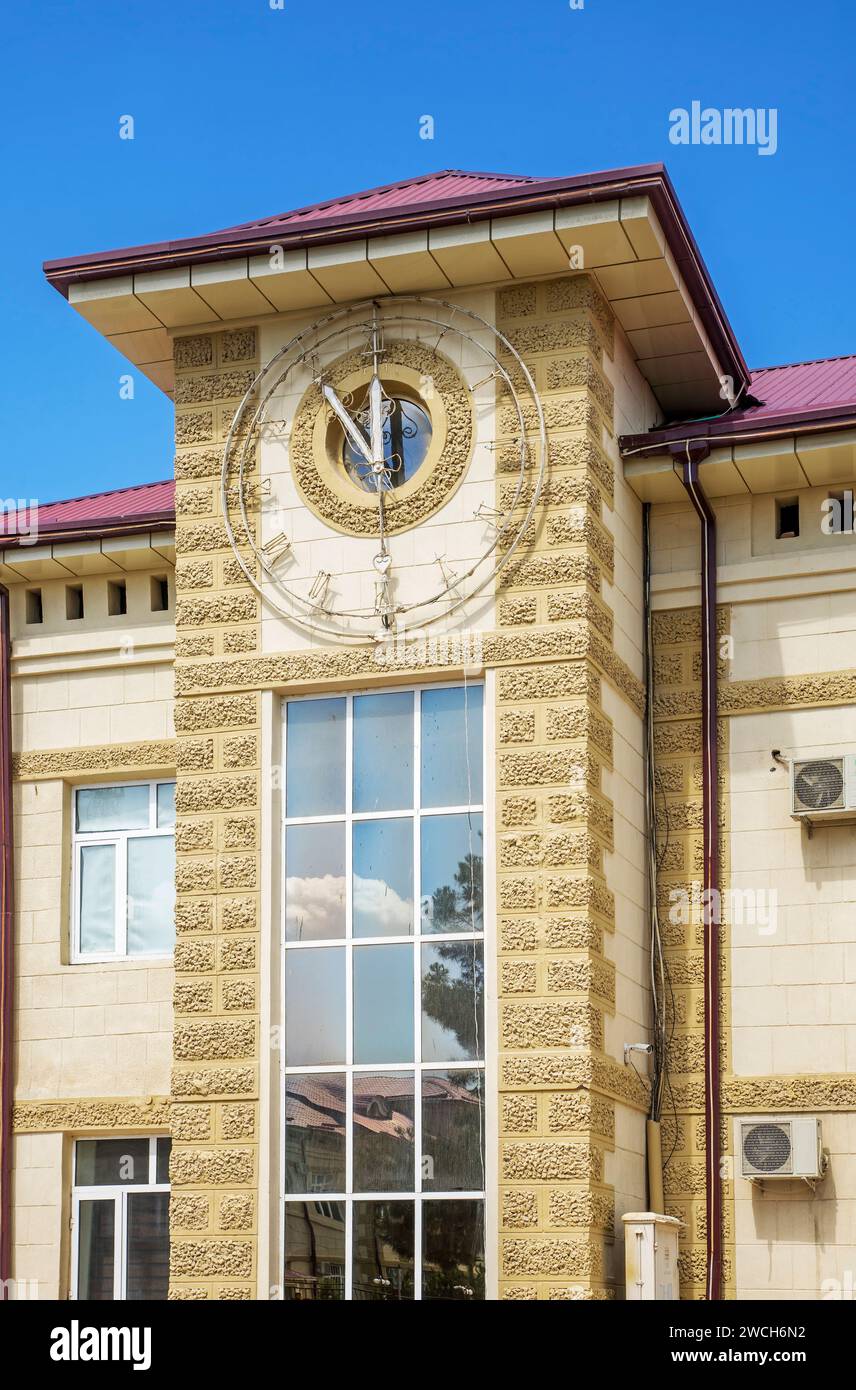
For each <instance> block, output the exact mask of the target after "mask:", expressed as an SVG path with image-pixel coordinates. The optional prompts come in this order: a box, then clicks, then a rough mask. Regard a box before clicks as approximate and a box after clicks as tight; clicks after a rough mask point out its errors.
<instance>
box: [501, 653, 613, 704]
mask: <svg viewBox="0 0 856 1390" xmlns="http://www.w3.org/2000/svg"><path fill="white" fill-rule="evenodd" d="M593 679H596V678H595V677H594V673H593V672H592V671H591V669H590V668H589V667H587V666H586V664H585V662H580V661H575V662H555V663H553V664H551V665H549V666H522V667H520V668H519V669H514V668H510V669H508V670H504V671H500V673H499V698H500V700H503V701H508V702H509V703H511V702H517V701H520V700H556V699H563V698H564V699H567V698H568V697H569V696H571V695H589V697H590V698H592V699H598V698H599V695H600V682H599V681H598V683H597V693H596V694H595V693H593V692H592V689H591V683H592V680H593Z"/></svg>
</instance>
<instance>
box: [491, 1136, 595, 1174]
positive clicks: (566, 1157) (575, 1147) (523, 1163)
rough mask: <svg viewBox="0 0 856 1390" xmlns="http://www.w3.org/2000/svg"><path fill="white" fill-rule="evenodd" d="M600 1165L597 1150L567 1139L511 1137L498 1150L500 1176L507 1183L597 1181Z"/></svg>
mask: <svg viewBox="0 0 856 1390" xmlns="http://www.w3.org/2000/svg"><path fill="white" fill-rule="evenodd" d="M602 1166H603V1156H602V1155H601V1154H600V1153H599V1151H598V1150H597V1149H592V1148H590V1147H589V1145H588V1144H583V1143H579V1142H575V1141H574V1140H571V1139H538V1140H526V1141H523V1140H515V1141H512V1142H509V1143H507V1144H505V1145H504V1146H503V1150H502V1176H503V1178H505V1179H507V1180H509V1181H511V1182H514V1181H515V1180H518V1181H522V1182H562V1181H566V1180H569V1179H577V1180H578V1181H583V1180H584V1179H586V1178H593V1179H595V1180H596V1181H597V1180H599V1178H600V1176H601V1168H602Z"/></svg>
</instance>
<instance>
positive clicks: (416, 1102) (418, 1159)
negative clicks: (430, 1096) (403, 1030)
mask: <svg viewBox="0 0 856 1390" xmlns="http://www.w3.org/2000/svg"><path fill="white" fill-rule="evenodd" d="M421 768H422V691H421V690H419V689H417V690H415V691H414V697H413V1061H414V1067H413V1141H414V1142H413V1148H414V1154H413V1158H414V1164H415V1173H414V1193H415V1197H414V1212H413V1299H414V1302H416V1301H418V1300H420V1299H421V1298H422V1202H421V1200H420V1196H421V1192H422V969H421V966H422V826H421V817H420V807H421Z"/></svg>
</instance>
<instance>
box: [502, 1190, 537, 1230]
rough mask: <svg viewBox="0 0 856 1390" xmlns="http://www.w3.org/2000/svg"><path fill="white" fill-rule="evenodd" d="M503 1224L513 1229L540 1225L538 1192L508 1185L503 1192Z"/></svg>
mask: <svg viewBox="0 0 856 1390" xmlns="http://www.w3.org/2000/svg"><path fill="white" fill-rule="evenodd" d="M502 1224H503V1226H507V1227H510V1228H512V1229H522V1228H524V1227H529V1226H537V1225H538V1193H537V1192H532V1191H531V1190H527V1189H526V1188H521V1187H507V1188H505V1190H504V1191H503V1194H502Z"/></svg>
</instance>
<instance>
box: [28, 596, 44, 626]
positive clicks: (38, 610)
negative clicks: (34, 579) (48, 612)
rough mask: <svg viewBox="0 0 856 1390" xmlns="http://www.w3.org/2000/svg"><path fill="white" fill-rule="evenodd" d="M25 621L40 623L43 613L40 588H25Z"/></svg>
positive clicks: (42, 620) (42, 619)
mask: <svg viewBox="0 0 856 1390" xmlns="http://www.w3.org/2000/svg"><path fill="white" fill-rule="evenodd" d="M27 622H28V623H42V622H44V614H43V612H42V591H41V589H28V590H27Z"/></svg>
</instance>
